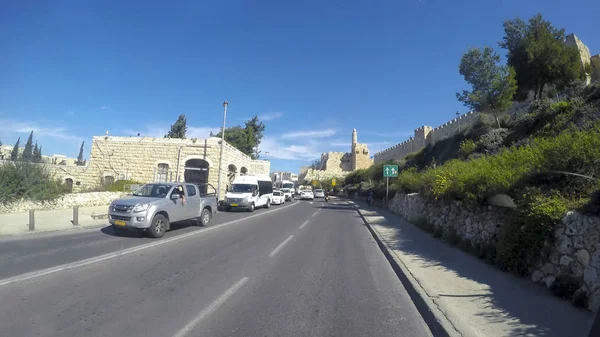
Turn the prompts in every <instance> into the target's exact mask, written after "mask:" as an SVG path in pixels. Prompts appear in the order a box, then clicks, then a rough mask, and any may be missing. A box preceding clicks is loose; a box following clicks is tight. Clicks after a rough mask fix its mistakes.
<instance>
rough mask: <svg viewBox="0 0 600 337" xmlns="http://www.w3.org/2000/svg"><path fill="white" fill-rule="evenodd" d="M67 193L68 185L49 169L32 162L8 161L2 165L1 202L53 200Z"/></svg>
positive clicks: (0, 168)
mask: <svg viewBox="0 0 600 337" xmlns="http://www.w3.org/2000/svg"><path fill="white" fill-rule="evenodd" d="M65 193H67V187H66V186H64V185H63V184H62V183H61V182H60V181H59V180H57V179H54V178H53V177H52V175H51V173H50V172H49V170H48V169H47V168H46V167H45V166H44V165H40V164H35V163H30V162H6V163H4V164H2V165H0V202H3V203H10V202H13V201H16V200H19V199H30V200H36V201H45V200H52V199H56V198H58V197H60V196H61V195H63V194H65Z"/></svg>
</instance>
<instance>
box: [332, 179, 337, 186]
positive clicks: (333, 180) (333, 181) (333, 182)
mask: <svg viewBox="0 0 600 337" xmlns="http://www.w3.org/2000/svg"><path fill="white" fill-rule="evenodd" d="M336 183H337V182H336V181H335V178H332V179H331V186H335V184H336Z"/></svg>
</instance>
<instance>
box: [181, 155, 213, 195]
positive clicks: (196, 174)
mask: <svg viewBox="0 0 600 337" xmlns="http://www.w3.org/2000/svg"><path fill="white" fill-rule="evenodd" d="M208 170H209V165H208V162H207V161H206V160H203V159H190V160H188V161H186V162H185V171H184V172H183V179H184V181H185V182H186V183H194V184H198V185H200V188H201V189H202V190H203V191H200V193H206V191H204V189H206V185H205V184H206V183H208Z"/></svg>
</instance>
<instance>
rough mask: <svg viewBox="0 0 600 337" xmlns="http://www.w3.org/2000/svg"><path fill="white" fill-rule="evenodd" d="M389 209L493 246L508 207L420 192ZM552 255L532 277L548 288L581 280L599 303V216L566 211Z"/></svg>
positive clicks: (591, 303) (593, 304)
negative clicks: (435, 197)
mask: <svg viewBox="0 0 600 337" xmlns="http://www.w3.org/2000/svg"><path fill="white" fill-rule="evenodd" d="M388 208H389V209H390V210H391V211H392V212H394V213H396V214H398V215H401V216H402V217H404V218H405V219H407V220H411V219H415V218H417V217H424V218H426V219H427V221H428V222H429V223H431V224H433V225H434V226H435V227H442V228H448V227H452V228H453V229H454V230H455V232H456V233H457V234H458V235H459V236H460V237H461V238H464V239H467V240H469V241H470V242H472V243H477V244H481V245H488V244H495V242H496V238H497V237H498V235H499V234H500V230H501V228H502V224H503V223H506V221H508V219H509V216H510V212H511V211H510V210H509V209H506V208H499V207H494V206H475V205H468V204H465V203H461V202H460V201H454V202H450V203H443V202H440V201H435V200H428V199H425V198H422V197H421V196H420V195H419V194H416V193H413V194H408V195H407V194H396V195H395V196H394V198H393V199H392V200H390V202H389V204H388ZM546 246H547V250H548V251H549V257H548V259H547V260H546V261H543V262H541V263H540V264H539V265H537V266H535V267H534V268H532V274H531V279H532V281H533V282H536V283H540V284H542V285H544V286H545V287H547V288H550V287H551V286H552V285H553V284H554V282H556V280H557V278H562V277H568V278H571V279H574V280H576V281H578V282H579V283H580V284H581V287H580V288H579V289H578V290H577V293H585V294H586V296H587V297H588V299H589V300H588V308H589V309H590V310H593V311H597V310H598V308H599V307H600V217H598V216H588V215H583V214H580V213H577V212H573V211H570V212H568V213H567V214H566V215H565V216H564V217H563V219H562V220H561V222H560V224H559V225H558V226H557V228H556V230H555V232H554V240H553V243H551V242H548V243H547V244H546Z"/></svg>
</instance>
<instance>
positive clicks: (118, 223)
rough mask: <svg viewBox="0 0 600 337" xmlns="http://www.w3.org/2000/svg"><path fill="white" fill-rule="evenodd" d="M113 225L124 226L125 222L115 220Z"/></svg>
mask: <svg viewBox="0 0 600 337" xmlns="http://www.w3.org/2000/svg"><path fill="white" fill-rule="evenodd" d="M115 225H118V226H125V221H123V220H115Z"/></svg>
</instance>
